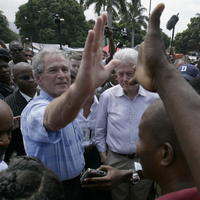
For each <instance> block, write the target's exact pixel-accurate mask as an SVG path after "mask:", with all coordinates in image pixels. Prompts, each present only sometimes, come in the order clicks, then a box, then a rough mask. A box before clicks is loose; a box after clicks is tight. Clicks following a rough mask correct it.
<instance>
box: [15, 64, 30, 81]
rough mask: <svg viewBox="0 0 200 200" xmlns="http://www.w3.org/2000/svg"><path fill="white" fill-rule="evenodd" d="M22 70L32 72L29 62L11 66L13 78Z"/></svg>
mask: <svg viewBox="0 0 200 200" xmlns="http://www.w3.org/2000/svg"><path fill="white" fill-rule="evenodd" d="M24 71H31V73H32V67H31V65H30V64H29V63H26V62H19V63H17V64H16V65H15V66H14V68H13V76H14V78H16V77H17V76H18V75H19V74H21V73H22V72H24Z"/></svg>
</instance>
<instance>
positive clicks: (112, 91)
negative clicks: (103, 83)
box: [101, 84, 122, 96]
mask: <svg viewBox="0 0 200 200" xmlns="http://www.w3.org/2000/svg"><path fill="white" fill-rule="evenodd" d="M121 90H122V88H121V86H120V85H119V84H118V85H115V86H113V87H111V88H109V89H107V90H106V91H104V92H103V93H102V94H101V96H113V95H115V94H117V93H118V92H121Z"/></svg>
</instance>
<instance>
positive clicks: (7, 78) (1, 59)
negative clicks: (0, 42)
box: [0, 48, 13, 99]
mask: <svg viewBox="0 0 200 200" xmlns="http://www.w3.org/2000/svg"><path fill="white" fill-rule="evenodd" d="M9 61H10V55H9V52H8V50H7V49H4V48H0V99H4V98H5V97H7V96H8V95H10V94H12V93H13V88H12V87H11V85H12V84H11V72H10V67H9V65H8V62H9Z"/></svg>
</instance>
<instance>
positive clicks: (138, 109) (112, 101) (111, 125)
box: [95, 85, 159, 154]
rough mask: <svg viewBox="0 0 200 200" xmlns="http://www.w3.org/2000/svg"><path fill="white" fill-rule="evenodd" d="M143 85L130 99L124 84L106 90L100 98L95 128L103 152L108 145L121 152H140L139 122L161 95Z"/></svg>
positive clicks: (98, 143)
mask: <svg viewBox="0 0 200 200" xmlns="http://www.w3.org/2000/svg"><path fill="white" fill-rule="evenodd" d="M158 98H159V96H158V94H156V93H151V92H148V91H147V90H145V89H144V88H142V87H141V86H139V90H138V94H137V95H136V96H135V97H134V98H133V99H130V98H129V97H127V96H126V95H125V94H124V91H123V89H122V87H121V86H120V85H116V86H114V87H112V88H110V89H108V90H106V91H105V92H104V93H103V94H102V95H101V96H100V100H99V106H98V112H97V113H98V114H97V121H96V128H95V143H96V145H97V149H98V150H99V152H106V151H107V150H108V149H109V150H110V151H113V152H117V153H121V154H132V153H135V152H136V143H137V140H138V126H139V122H140V119H141V117H142V114H143V112H144V111H145V109H146V108H147V106H148V105H149V104H151V103H152V102H153V101H154V100H156V99H158Z"/></svg>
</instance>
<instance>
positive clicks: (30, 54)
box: [24, 48, 34, 64]
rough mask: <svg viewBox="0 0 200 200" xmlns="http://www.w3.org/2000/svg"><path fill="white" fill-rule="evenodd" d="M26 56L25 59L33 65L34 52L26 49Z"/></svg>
mask: <svg viewBox="0 0 200 200" xmlns="http://www.w3.org/2000/svg"><path fill="white" fill-rule="evenodd" d="M24 54H25V58H26V60H27V62H28V63H30V64H31V63H32V58H33V56H34V52H33V51H32V50H31V49H28V48H26V49H24Z"/></svg>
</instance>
